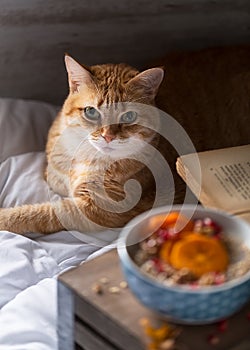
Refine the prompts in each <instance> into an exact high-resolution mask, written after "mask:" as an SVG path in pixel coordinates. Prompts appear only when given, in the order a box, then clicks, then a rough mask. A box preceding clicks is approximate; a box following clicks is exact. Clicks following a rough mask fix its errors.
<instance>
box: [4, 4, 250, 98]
mask: <svg viewBox="0 0 250 350" xmlns="http://www.w3.org/2000/svg"><path fill="white" fill-rule="evenodd" d="M249 39H250V2H249V1H248V0H244V1H243V0H238V1H234V0H230V1H229V0H223V1H222V0H172V1H169V0H165V1H164V0H126V1H125V0H119V1H118V0H92V1H89V0H75V1H72V2H70V1H68V0H60V1H52V0H49V1H42V0H18V1H15V0H1V1H0V53H1V54H0V96H9V97H23V98H33V99H38V100H44V101H49V102H54V103H61V101H62V100H63V98H64V97H65V96H66V94H67V83H66V74H65V69H64V63H63V56H64V52H68V53H70V54H71V55H73V56H74V57H75V58H76V59H78V60H79V61H81V62H82V63H85V64H95V63H104V62H127V63H130V64H132V65H135V66H136V67H138V68H142V67H144V66H146V65H147V64H148V62H150V61H151V60H154V59H155V58H157V57H159V56H162V55H164V54H165V53H166V52H167V51H170V50H176V49H185V50H187V49H192V48H201V47H208V46H219V45H230V44H237V43H246V42H249Z"/></svg>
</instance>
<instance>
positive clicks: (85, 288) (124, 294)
mask: <svg viewBox="0 0 250 350" xmlns="http://www.w3.org/2000/svg"><path fill="white" fill-rule="evenodd" d="M103 278H106V279H107V280H108V283H106V284H103V283H102V282H101V281H102V279H103ZM59 281H60V282H62V283H63V284H64V285H66V286H68V287H69V288H70V290H73V292H74V295H75V315H76V317H78V318H80V319H81V320H83V321H84V322H85V323H86V324H87V325H88V326H89V327H91V329H94V331H95V332H96V334H99V335H100V336H101V337H102V338H105V339H107V340H108V341H110V342H111V343H112V344H114V346H115V347H117V348H118V349H124V350H128V349H129V350H143V349H146V347H147V346H146V344H147V341H148V340H147V337H146V336H145V334H144V331H143V329H142V327H141V325H140V319H142V318H144V317H146V318H148V319H150V321H151V322H152V323H155V322H159V320H160V319H159V317H158V316H156V315H155V314H154V313H153V312H151V311H150V310H148V309H147V308H146V307H144V306H143V305H141V304H140V303H139V302H138V300H137V299H136V298H135V297H134V296H133V294H132V293H131V292H130V290H129V288H126V289H123V288H120V287H119V285H120V283H121V282H122V281H124V277H123V275H122V271H121V268H120V263H119V258H118V255H117V252H116V250H112V251H110V252H108V253H105V254H104V255H101V256H99V257H98V258H96V259H93V260H91V261H89V262H86V263H84V264H82V265H80V266H79V267H77V268H75V269H72V270H70V271H68V272H66V273H64V274H62V275H61V276H60V277H59ZM95 284H100V285H101V286H102V290H103V293H102V294H98V293H96V292H95V291H93V286H94V285H95ZM110 287H119V288H120V290H119V292H118V293H111V292H110ZM249 312H250V304H249V305H247V306H246V307H245V308H244V309H243V310H241V311H240V312H239V313H237V314H236V315H234V316H233V317H231V318H230V319H229V320H228V329H227V330H226V331H225V332H221V331H220V330H219V327H218V324H211V325H206V326H187V325H185V326H180V327H181V329H182V332H181V334H180V336H179V337H178V343H179V344H180V345H182V346H183V345H185V346H183V349H185V350H211V349H218V350H222V349H223V350H231V349H232V350H250V321H249V319H248V317H247V316H248V314H249ZM211 335H215V336H217V337H218V339H219V342H218V344H217V345H213V346H212V345H211V344H210V343H209V341H208V338H210V336H211Z"/></svg>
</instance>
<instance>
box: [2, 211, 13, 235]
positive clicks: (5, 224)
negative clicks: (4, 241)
mask: <svg viewBox="0 0 250 350" xmlns="http://www.w3.org/2000/svg"><path fill="white" fill-rule="evenodd" d="M11 210H12V208H0V231H10V232H12V231H13V227H12V226H13V223H12V220H11V218H12V214H11Z"/></svg>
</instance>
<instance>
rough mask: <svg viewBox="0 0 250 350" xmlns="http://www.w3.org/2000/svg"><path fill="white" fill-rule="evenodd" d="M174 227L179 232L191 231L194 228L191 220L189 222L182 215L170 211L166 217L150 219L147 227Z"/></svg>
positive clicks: (160, 216)
mask: <svg viewBox="0 0 250 350" xmlns="http://www.w3.org/2000/svg"><path fill="white" fill-rule="evenodd" d="M175 225H176V229H177V230H178V227H179V228H180V230H181V231H182V230H188V231H192V230H193V228H194V223H193V221H192V220H189V219H188V218H187V217H185V216H184V215H180V213H179V212H177V211H172V212H170V213H169V214H167V215H164V214H161V215H157V216H154V217H152V218H150V222H149V226H150V227H159V226H160V227H161V228H162V229H168V228H173V227H175Z"/></svg>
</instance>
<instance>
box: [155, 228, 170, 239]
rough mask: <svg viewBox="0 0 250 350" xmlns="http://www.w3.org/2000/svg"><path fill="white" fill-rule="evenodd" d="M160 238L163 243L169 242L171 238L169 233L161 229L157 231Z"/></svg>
mask: <svg viewBox="0 0 250 350" xmlns="http://www.w3.org/2000/svg"><path fill="white" fill-rule="evenodd" d="M157 233H158V236H159V237H160V238H161V239H163V241H167V240H168V239H169V238H170V235H169V231H168V230H163V229H160V230H158V231H157Z"/></svg>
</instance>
